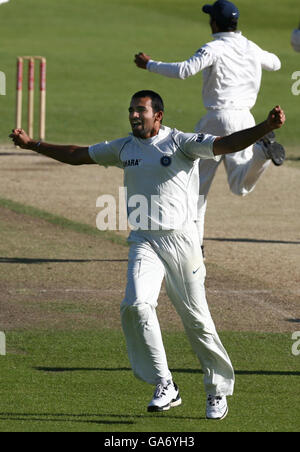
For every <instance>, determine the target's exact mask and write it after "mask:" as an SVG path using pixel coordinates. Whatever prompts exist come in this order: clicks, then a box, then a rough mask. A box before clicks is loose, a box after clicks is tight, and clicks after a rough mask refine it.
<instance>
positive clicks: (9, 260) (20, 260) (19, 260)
mask: <svg viewBox="0 0 300 452" xmlns="http://www.w3.org/2000/svg"><path fill="white" fill-rule="evenodd" d="M88 262H128V259H42V258H36V259H34V258H26V257H0V264H47V263H58V264H59V263H63V264H64V263H88Z"/></svg>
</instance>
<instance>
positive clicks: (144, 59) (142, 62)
mask: <svg viewBox="0 0 300 452" xmlns="http://www.w3.org/2000/svg"><path fill="white" fill-rule="evenodd" d="M150 60H151V57H150V56H149V55H146V54H145V53H143V52H140V53H137V54H136V55H135V57H134V62H135V64H136V65H137V67H139V68H141V69H147V64H148V62H149V61H150Z"/></svg>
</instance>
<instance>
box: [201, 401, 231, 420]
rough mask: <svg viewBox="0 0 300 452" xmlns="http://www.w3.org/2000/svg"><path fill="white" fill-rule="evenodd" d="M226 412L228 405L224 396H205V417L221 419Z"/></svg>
mask: <svg viewBox="0 0 300 452" xmlns="http://www.w3.org/2000/svg"><path fill="white" fill-rule="evenodd" d="M227 414H228V405H227V400H226V396H213V395H209V396H208V397H207V403H206V419H213V420H221V419H224V417H226V416H227Z"/></svg>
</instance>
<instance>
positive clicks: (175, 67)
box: [134, 46, 214, 80]
mask: <svg viewBox="0 0 300 452" xmlns="http://www.w3.org/2000/svg"><path fill="white" fill-rule="evenodd" d="M213 61H214V55H213V53H212V52H211V51H209V50H208V48H207V47H206V46H204V47H201V49H199V50H197V52H196V53H195V54H194V55H193V56H192V57H191V58H189V59H188V60H185V61H181V62H178V63H164V62H162V61H154V60H152V58H151V57H150V56H149V55H146V54H145V53H143V52H140V53H137V54H136V55H135V57H134V62H135V64H136V65H137V67H139V68H140V69H147V70H148V71H150V72H155V73H156V74H160V75H163V76H165V77H170V78H179V79H181V80H184V79H186V78H187V77H191V76H192V75H195V74H197V73H198V72H200V71H202V70H203V69H204V68H206V67H209V66H211V65H212V64H213Z"/></svg>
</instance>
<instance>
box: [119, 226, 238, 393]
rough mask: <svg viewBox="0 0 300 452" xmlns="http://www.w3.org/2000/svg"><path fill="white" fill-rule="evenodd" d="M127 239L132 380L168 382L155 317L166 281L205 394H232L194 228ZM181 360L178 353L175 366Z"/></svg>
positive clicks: (124, 315)
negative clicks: (206, 289)
mask: <svg viewBox="0 0 300 452" xmlns="http://www.w3.org/2000/svg"><path fill="white" fill-rule="evenodd" d="M129 241H130V243H131V246H130V251H129V262H128V283H127V288H126V294H125V298H124V300H123V302H122V304H121V320H122V327H123V330H124V334H125V338H126V343H127V351H128V356H129V360H130V363H131V366H132V369H133V372H134V374H135V376H136V377H138V378H140V379H142V380H143V381H145V382H147V383H150V384H158V383H159V382H160V381H161V380H164V379H165V380H169V379H171V378H172V376H171V372H170V370H169V367H168V362H167V357H166V353H165V349H164V344H163V340H162V334H161V329H160V325H159V322H158V318H157V315H156V307H157V300H158V296H159V293H160V289H161V285H162V282H163V279H164V277H165V282H166V289H167V293H168V296H169V297H170V299H171V301H172V303H173V305H174V307H175V309H176V311H177V313H178V314H179V316H180V317H181V320H182V322H183V325H184V328H185V331H186V334H187V336H188V338H189V341H190V343H191V346H192V348H193V350H194V351H195V353H196V355H197V357H198V358H199V360H200V363H201V366H202V370H203V373H204V386H205V390H206V393H207V394H212V395H231V394H232V393H233V388H234V370H233V367H232V364H231V362H230V359H229V357H228V354H227V352H226V350H225V349H224V347H223V345H222V343H221V341H220V338H219V336H218V334H217V331H216V328H215V325H214V322H213V320H212V318H211V315H210V312H209V308H208V306H207V302H206V297H205V288H204V280H205V275H206V270H205V266H204V263H203V258H202V253H201V250H200V246H199V237H198V231H197V228H196V225H195V224H193V225H192V226H191V227H190V228H189V230H187V231H182V232H170V231H168V232H167V231H165V232H161V231H160V232H148V231H147V232H144V231H141V232H133V233H131V236H130V239H129ZM171 315H172V314H171V313H170V316H171ZM180 359H181V354H180V351H179V352H178V355H177V362H178V365H179V366H180Z"/></svg>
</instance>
